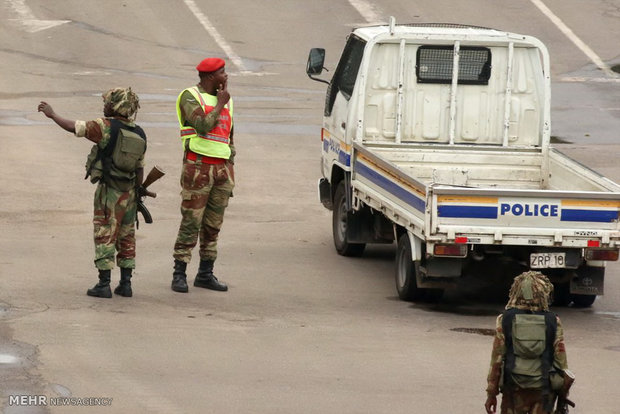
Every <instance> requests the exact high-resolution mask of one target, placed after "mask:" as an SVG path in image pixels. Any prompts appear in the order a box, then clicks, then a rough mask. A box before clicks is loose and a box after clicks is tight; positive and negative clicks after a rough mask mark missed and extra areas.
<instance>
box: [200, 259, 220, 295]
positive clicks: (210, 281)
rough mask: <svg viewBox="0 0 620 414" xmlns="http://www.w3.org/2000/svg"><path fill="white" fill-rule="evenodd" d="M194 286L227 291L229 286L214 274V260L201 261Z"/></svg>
mask: <svg viewBox="0 0 620 414" xmlns="http://www.w3.org/2000/svg"><path fill="white" fill-rule="evenodd" d="M194 286H196V287H201V288H205V289H211V290H219V291H220V292H226V291H227V290H228V286H226V284H225V283H222V282H220V281H219V280H217V277H215V275H214V274H213V260H201V261H200V267H199V268H198V274H197V275H196V279H195V280H194Z"/></svg>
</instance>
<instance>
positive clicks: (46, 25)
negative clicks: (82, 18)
mask: <svg viewBox="0 0 620 414" xmlns="http://www.w3.org/2000/svg"><path fill="white" fill-rule="evenodd" d="M6 2H7V3H8V4H9V6H10V7H11V9H13V11H14V12H15V13H17V19H8V20H9V21H13V22H18V23H19V24H20V26H22V27H23V28H24V30H25V31H27V32H28V33H36V32H40V31H42V30H46V29H51V28H52V27H56V26H60V25H61V24H65V23H69V22H70V21H71V20H40V19H37V18H36V17H35V15H34V13H33V12H32V9H30V7H28V5H27V4H26V0H6Z"/></svg>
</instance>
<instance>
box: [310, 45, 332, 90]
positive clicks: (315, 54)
mask: <svg viewBox="0 0 620 414" xmlns="http://www.w3.org/2000/svg"><path fill="white" fill-rule="evenodd" d="M324 63H325V49H321V48H317V47H315V48H312V49H310V54H309V55H308V63H307V64H306V73H307V74H308V77H309V78H310V79H312V80H315V81H317V82H323V83H327V84H329V82H327V81H326V80H323V79H319V78H315V77H313V75H320V74H321V73H323V69H324V67H323V64H324ZM326 70H327V69H326Z"/></svg>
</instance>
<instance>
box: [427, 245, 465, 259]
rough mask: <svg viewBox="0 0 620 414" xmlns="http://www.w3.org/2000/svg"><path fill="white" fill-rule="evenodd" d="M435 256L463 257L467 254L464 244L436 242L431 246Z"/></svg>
mask: <svg viewBox="0 0 620 414" xmlns="http://www.w3.org/2000/svg"><path fill="white" fill-rule="evenodd" d="M433 254H434V255H435V256H450V257H465V256H467V245H466V244H436V245H435V247H434V248H433Z"/></svg>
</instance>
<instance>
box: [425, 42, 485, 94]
mask: <svg viewBox="0 0 620 414" xmlns="http://www.w3.org/2000/svg"><path fill="white" fill-rule="evenodd" d="M453 59H454V47H452V46H420V48H418V53H417V65H416V75H417V77H418V83H452V63H453ZM490 77H491V51H490V50H489V49H487V48H486V47H467V46H464V47H461V48H460V53H459V79H458V83H459V84H465V85H488V84H489V78H490Z"/></svg>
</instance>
